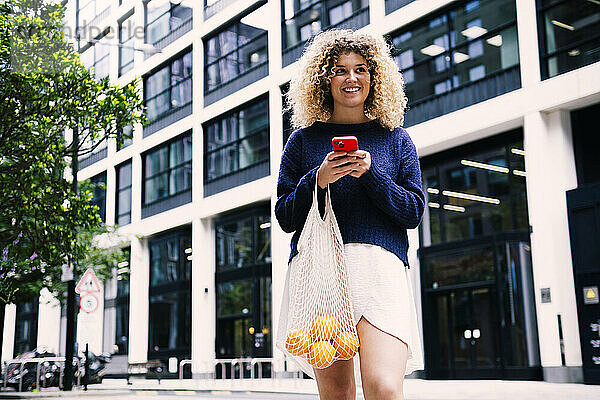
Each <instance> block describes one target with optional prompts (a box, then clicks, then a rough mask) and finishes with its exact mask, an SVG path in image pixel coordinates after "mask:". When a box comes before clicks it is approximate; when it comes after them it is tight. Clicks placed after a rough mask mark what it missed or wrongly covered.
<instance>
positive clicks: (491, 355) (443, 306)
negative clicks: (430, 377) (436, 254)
mask: <svg viewBox="0 0 600 400" xmlns="http://www.w3.org/2000/svg"><path fill="white" fill-rule="evenodd" d="M492 292H493V287H491V286H487V287H486V286H483V287H471V288H465V289H454V290H452V289H451V290H443V291H440V292H438V293H433V294H431V297H432V298H433V303H434V310H435V311H436V317H437V322H438V323H437V328H438V329H437V330H438V337H439V341H440V342H441V344H442V346H440V350H441V351H440V357H439V358H438V359H437V361H438V362H437V365H436V367H437V368H438V369H442V368H447V369H449V370H450V369H452V370H453V373H454V375H455V376H456V377H469V376H472V375H473V374H475V373H476V371H477V372H479V373H483V371H482V370H483V369H485V370H487V373H486V375H488V376H489V377H497V375H498V374H497V371H496V369H497V366H498V365H497V364H498V362H497V361H498V357H497V353H498V352H497V346H496V344H497V338H496V336H497V332H496V329H494V328H495V323H494V321H492V316H494V315H495V310H494V304H493V301H492V299H493V296H492ZM449 367H450V368H449ZM449 372H450V371H449Z"/></svg>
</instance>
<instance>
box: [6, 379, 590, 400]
mask: <svg viewBox="0 0 600 400" xmlns="http://www.w3.org/2000/svg"><path fill="white" fill-rule="evenodd" d="M404 395H405V399H406V400H540V399H543V400H571V399H572V400H599V399H600V386H592V385H583V384H559V383H548V382H531V381H500V380H476V381H456V380H454V381H428V380H423V379H407V380H405V383H404ZM57 397H70V398H76V399H79V398H81V399H83V398H90V399H110V400H135V399H142V398H143V399H150V400H172V399H181V398H182V397H188V398H198V399H206V398H209V399H230V400H271V399H290V400H317V399H318V396H317V387H316V383H315V381H314V380H294V379H285V380H270V379H264V380H254V381H250V380H245V381H233V382H232V381H214V380H191V379H189V380H183V381H178V380H162V381H161V383H160V385H159V384H158V383H157V382H156V381H154V380H143V379H140V380H134V381H133V384H132V385H129V386H128V385H127V384H126V383H125V381H124V380H115V379H106V380H105V382H104V383H103V384H102V385H92V386H90V390H89V391H88V392H85V393H84V392H81V391H74V392H70V393H69V392H56V391H54V392H42V393H23V394H15V393H0V399H3V398H37V399H48V398H55V399H56V398H57ZM357 399H361V400H362V399H363V397H362V395H361V393H360V389H359V394H358V396H357Z"/></svg>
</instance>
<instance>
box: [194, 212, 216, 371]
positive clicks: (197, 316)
mask: <svg viewBox="0 0 600 400" xmlns="http://www.w3.org/2000/svg"><path fill="white" fill-rule="evenodd" d="M192 248H193V252H192V374H193V377H194V378H206V377H210V375H208V374H210V373H211V372H213V371H214V368H213V362H214V360H215V337H216V333H215V332H216V326H215V325H216V324H215V320H216V318H215V316H216V314H215V312H216V311H215V310H216V307H215V251H214V249H215V240H214V230H213V228H212V220H211V219H209V218H206V219H195V220H194V221H193V222H192Z"/></svg>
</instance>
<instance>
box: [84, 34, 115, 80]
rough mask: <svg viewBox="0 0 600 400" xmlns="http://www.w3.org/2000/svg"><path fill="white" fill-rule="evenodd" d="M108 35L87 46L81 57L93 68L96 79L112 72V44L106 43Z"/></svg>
mask: <svg viewBox="0 0 600 400" xmlns="http://www.w3.org/2000/svg"><path fill="white" fill-rule="evenodd" d="M106 40H107V37H106V35H105V36H103V37H102V38H100V39H99V40H97V41H95V42H94V43H93V44H92V45H91V46H90V47H88V48H86V49H85V50H84V51H83V52H82V53H81V55H80V56H79V59H80V60H81V62H82V63H83V65H85V66H86V67H87V68H89V69H93V72H92V73H93V74H94V76H95V77H96V79H98V80H100V79H102V78H106V77H108V74H109V72H110V45H108V44H107V43H106Z"/></svg>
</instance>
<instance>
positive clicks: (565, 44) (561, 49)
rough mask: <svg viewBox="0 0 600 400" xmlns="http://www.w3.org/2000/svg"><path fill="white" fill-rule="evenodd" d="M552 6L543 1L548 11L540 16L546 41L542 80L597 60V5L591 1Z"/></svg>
mask: <svg viewBox="0 0 600 400" xmlns="http://www.w3.org/2000/svg"><path fill="white" fill-rule="evenodd" d="M552 3H556V2H550V1H548V0H544V1H543V5H544V6H545V7H546V6H549V8H545V9H544V10H543V11H542V12H541V13H540V16H539V23H540V25H541V30H542V32H543V35H544V39H545V40H544V42H545V47H544V48H543V49H542V53H543V54H542V60H543V63H544V64H545V65H544V66H543V68H542V70H543V72H544V78H550V77H553V76H556V75H558V74H561V73H564V72H567V71H570V70H573V69H576V68H579V67H582V66H585V65H589V64H591V63H594V62H596V61H598V60H600V40H599V39H600V23H599V21H600V4H598V3H597V2H594V1H590V0H571V1H567V2H562V3H560V4H556V5H553V4H552ZM557 52H558V53H557ZM550 54H551V56H550V57H548V56H546V55H550Z"/></svg>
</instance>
